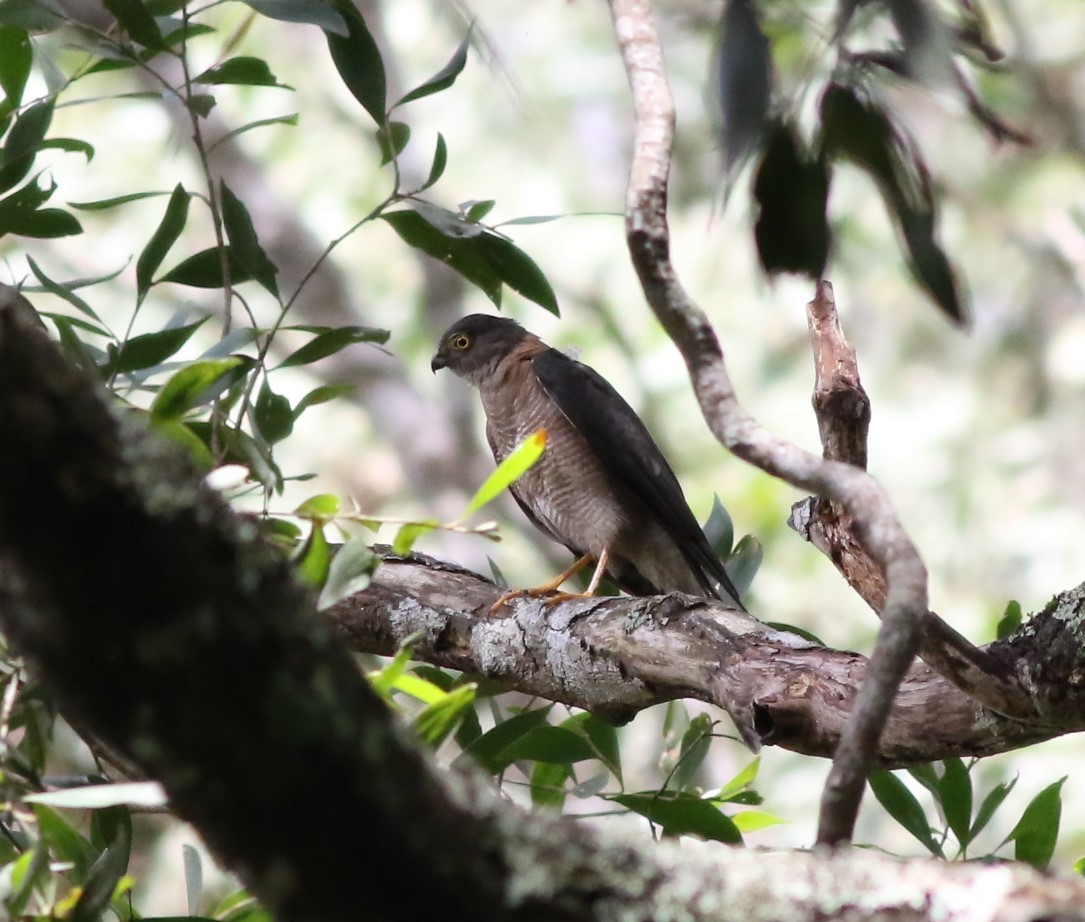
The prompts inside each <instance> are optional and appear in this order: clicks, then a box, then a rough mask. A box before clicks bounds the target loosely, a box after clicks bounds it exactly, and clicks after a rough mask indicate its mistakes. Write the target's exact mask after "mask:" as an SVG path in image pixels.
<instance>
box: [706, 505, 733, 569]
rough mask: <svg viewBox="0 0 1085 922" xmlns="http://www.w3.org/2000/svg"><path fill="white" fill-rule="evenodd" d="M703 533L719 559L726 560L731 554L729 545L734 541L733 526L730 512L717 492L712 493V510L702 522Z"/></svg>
mask: <svg viewBox="0 0 1085 922" xmlns="http://www.w3.org/2000/svg"><path fill="white" fill-rule="evenodd" d="M704 533H705V537H706V538H708V543H709V544H710V545H711V547H712V550H713V551H715V553H716V556H717V557H719V558H720V560H726V559H727V558H728V557H730V556H731V547H732V545H733V544H734V541H735V526H734V523H733V522H732V521H731V514H730V513H729V512H728V511H727V508H726V507H725V506H724V505H723V503H721V502H720V497H719V494H717V493H713V494H712V511H711V512H710V513H709V514H708V521H707V522H705V524H704Z"/></svg>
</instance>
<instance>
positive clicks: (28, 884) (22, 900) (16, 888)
mask: <svg viewBox="0 0 1085 922" xmlns="http://www.w3.org/2000/svg"><path fill="white" fill-rule="evenodd" d="M48 877H49V849H48V848H47V847H46V845H45V842H38V844H37V845H35V846H34V848H32V849H30V850H29V851H25V852H23V853H22V855H20V856H19V857H18V859H16V861H15V863H14V864H13V865H12V866H11V893H10V895H9V896H8V897H7V898H6V899H5V900H4V908H5V909H6V910H7V911H8V912H9V913H10V914H11V917H12V918H16V919H20V918H22V917H23V911H24V910H25V909H26V906H27V904H28V903H29V902H30V898H31V897H32V896H33V895H34V891H35V890H36V889H37V888H38V886H39V885H40V884H42V883H43V882H44V881H45V880H46V879H47V878H48Z"/></svg>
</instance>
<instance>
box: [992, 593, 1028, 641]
mask: <svg viewBox="0 0 1085 922" xmlns="http://www.w3.org/2000/svg"><path fill="white" fill-rule="evenodd" d="M1021 621H1022V614H1021V603H1020V602H1018V601H1017V600H1016V599H1013V600H1011V601H1009V602H1007V603H1006V610H1005V611H1004V612H1003V613H1002V617H1001V618H999V620H998V627H997V628H996V629H995V636H996V637H997V638H998V639H999V640H1005V639H1006V638H1007V637H1009V636H1010V635H1011V634H1013V632H1014V631H1016V630H1017V629H1018V628H1019V627H1020V626H1021Z"/></svg>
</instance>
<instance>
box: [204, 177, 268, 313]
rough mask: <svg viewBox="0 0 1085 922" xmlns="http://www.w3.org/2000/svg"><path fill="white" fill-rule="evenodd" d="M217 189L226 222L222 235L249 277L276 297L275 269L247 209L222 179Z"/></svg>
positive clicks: (223, 218)
mask: <svg viewBox="0 0 1085 922" xmlns="http://www.w3.org/2000/svg"><path fill="white" fill-rule="evenodd" d="M219 189H220V191H221V192H222V222H223V224H224V225H225V226H226V235H227V237H229V238H230V250H231V252H232V254H233V255H234V256H236V257H237V260H238V262H240V263H241V265H242V266H244V267H245V270H246V271H247V272H248V274H249V277H250V278H253V279H255V280H256V281H257V282H259V283H260V284H261V285H262V286H263V287H264V289H265V290H267V291H268V292H269V293H270V294H271V295H272V296H273V297H275V298H276V299H277V298H278V297H279V285H278V283H277V282H276V281H275V273H276V272H277V271H278V270H277V269H276V268H275V264H274V263H272V261H271V260H270V259H268V256H267V253H265V252H264V248H263V247H261V246H260V241H259V240H258V239H257V237H256V229H255V228H254V227H253V225H252V218H251V217H250V216H249V210H248V209H247V208H246V207H245V204H244V202H242V201H241V199H239V198H238V197H237V196H236V195H234V193H233V192H231V191H230V187H229V186H227V185H226V181H225V180H220V182H219Z"/></svg>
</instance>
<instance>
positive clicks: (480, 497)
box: [460, 429, 546, 519]
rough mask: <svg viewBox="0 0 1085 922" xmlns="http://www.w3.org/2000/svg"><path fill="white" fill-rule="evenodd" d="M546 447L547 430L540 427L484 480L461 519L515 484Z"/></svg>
mask: <svg viewBox="0 0 1085 922" xmlns="http://www.w3.org/2000/svg"><path fill="white" fill-rule="evenodd" d="M545 449H546V430H545V429H540V430H539V431H538V432H533V433H532V434H531V435H529V436H528V437H527V438H526V439H524V440H523V441H522V442H521V443H520V444H519V445H517V446H516V447H515V448H514V449H513V450H512V452H511V453H510V454H509V456H508V457H507V458H505V460H504V461H502V462H501V463H500V464H499V465H498V466H497V468H496V469H495V470H494V472H493V473H492V474H490V476H489V477H487V478H486V480H485V481H484V482H483V484H482V486H481V487H479V488H478V491H477V492H476V493H475V495H474V496H472V497H471V501H470V502H469V503H468V504H467V508H466V509H465V510H464V511H463V515H461V516H460V518H461V519H466V518H467V517H468V516H471V515H473V514H474V513H476V512H478V510H479V509H481V508H482V507H483V506H485V505H486V504H487V503H488V502H490V500H492V499H493V498H494V497H496V496H498V495H499V494H500V493H501V492H502V491H503V490H505V489H506V488H508V487H509V486H511V485H512V484H514V483H515V482H516V481H517V480H519V479H520V478H521V477H523V476H524V474H526V473H527V472H528V471H529V470H530V469H531V468H532V467H533V466H534V465H535V463H536V462H537V461H538V460H539V458H541V457H542V453H543V451H545Z"/></svg>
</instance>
